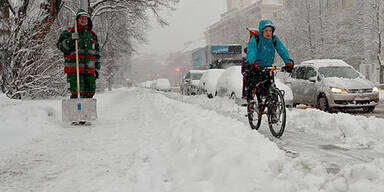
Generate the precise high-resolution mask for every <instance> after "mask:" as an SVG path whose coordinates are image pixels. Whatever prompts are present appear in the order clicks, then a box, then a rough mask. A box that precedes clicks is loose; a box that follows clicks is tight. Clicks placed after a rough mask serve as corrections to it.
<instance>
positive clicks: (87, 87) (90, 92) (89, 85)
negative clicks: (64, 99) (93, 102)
mask: <svg viewBox="0 0 384 192" xmlns="http://www.w3.org/2000/svg"><path fill="white" fill-rule="evenodd" d="M79 79H80V98H92V97H93V96H94V95H95V91H96V79H95V75H94V74H80V78H79ZM67 81H68V83H69V91H70V92H71V98H72V99H76V98H77V80H76V74H73V73H68V74H67Z"/></svg>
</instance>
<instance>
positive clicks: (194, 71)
mask: <svg viewBox="0 0 384 192" xmlns="http://www.w3.org/2000/svg"><path fill="white" fill-rule="evenodd" d="M206 71H207V70H189V71H188V72H190V73H204V72H206Z"/></svg>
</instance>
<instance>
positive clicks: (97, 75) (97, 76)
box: [95, 70, 99, 79]
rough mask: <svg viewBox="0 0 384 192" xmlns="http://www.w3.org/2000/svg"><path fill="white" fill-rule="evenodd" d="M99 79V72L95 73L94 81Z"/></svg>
mask: <svg viewBox="0 0 384 192" xmlns="http://www.w3.org/2000/svg"><path fill="white" fill-rule="evenodd" d="M98 78H99V71H97V70H96V71H95V79H98Z"/></svg>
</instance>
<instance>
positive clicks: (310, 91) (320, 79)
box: [287, 59, 379, 112]
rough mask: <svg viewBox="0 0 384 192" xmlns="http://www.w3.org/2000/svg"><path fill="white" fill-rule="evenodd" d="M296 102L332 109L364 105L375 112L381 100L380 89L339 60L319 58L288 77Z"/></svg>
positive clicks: (294, 70)
mask: <svg viewBox="0 0 384 192" xmlns="http://www.w3.org/2000/svg"><path fill="white" fill-rule="evenodd" d="M287 84H289V85H290V86H291V88H292V91H293V96H294V99H293V103H294V105H296V104H306V105H312V106H316V107H318V108H319V109H320V110H323V111H332V109H346V108H362V109H363V110H364V111H366V112H372V111H373V110H374V109H375V106H376V105H377V104H378V103H379V89H378V88H377V87H375V85H374V84H373V83H372V82H371V81H369V80H367V79H366V78H365V77H364V76H363V75H362V74H360V73H359V72H358V71H356V70H355V69H354V68H353V67H352V66H351V65H348V64H347V63H346V62H344V61H343V60H339V59H318V60H309V61H304V62H303V63H301V64H299V65H296V66H295V68H294V69H293V72H292V75H291V77H290V78H289V79H288V81H287Z"/></svg>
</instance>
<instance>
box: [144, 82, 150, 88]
mask: <svg viewBox="0 0 384 192" xmlns="http://www.w3.org/2000/svg"><path fill="white" fill-rule="evenodd" d="M151 83H152V81H146V82H145V86H144V87H145V88H147V89H150V88H151Z"/></svg>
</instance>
